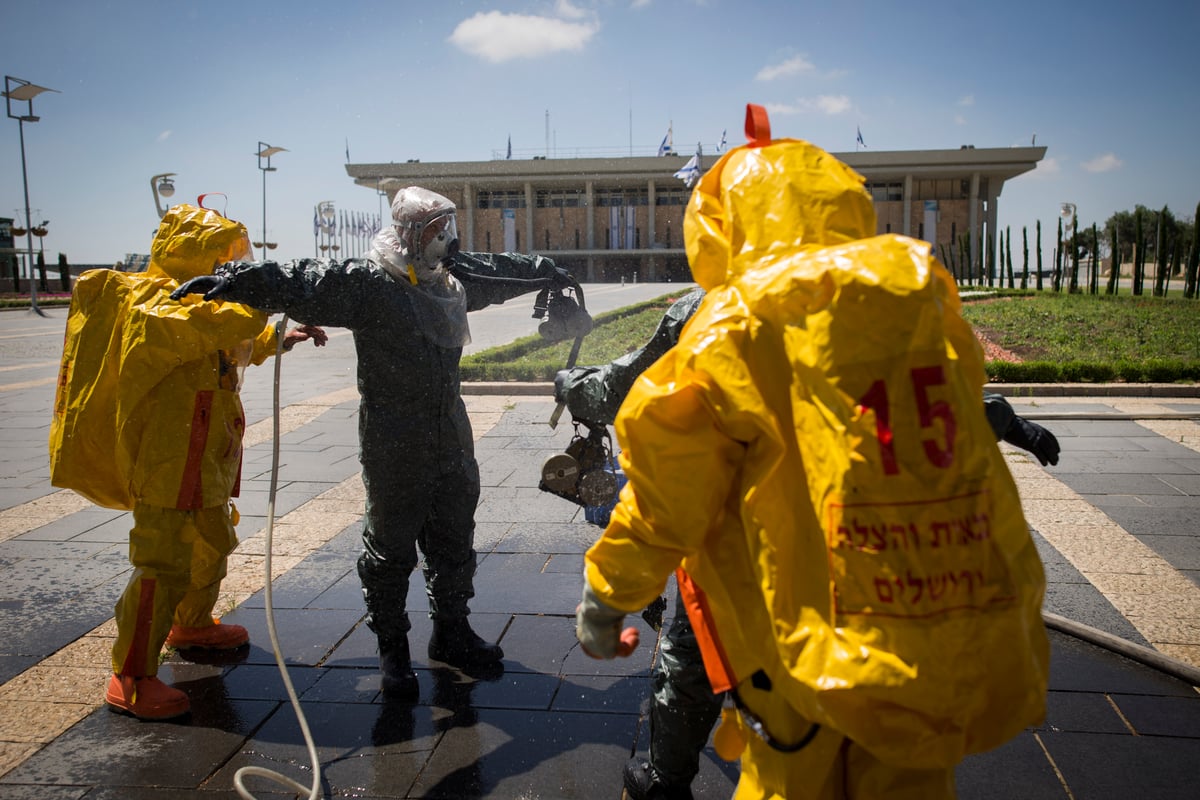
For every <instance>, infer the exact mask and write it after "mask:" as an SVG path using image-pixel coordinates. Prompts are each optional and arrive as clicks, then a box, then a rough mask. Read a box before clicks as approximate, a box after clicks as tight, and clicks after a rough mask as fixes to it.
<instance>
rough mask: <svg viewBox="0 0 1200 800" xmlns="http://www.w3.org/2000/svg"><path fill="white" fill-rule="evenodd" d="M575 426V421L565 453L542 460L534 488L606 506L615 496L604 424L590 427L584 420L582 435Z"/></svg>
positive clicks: (609, 444) (609, 443)
mask: <svg viewBox="0 0 1200 800" xmlns="http://www.w3.org/2000/svg"><path fill="white" fill-rule="evenodd" d="M579 427H580V423H579V422H578V421H577V422H575V436H574V438H572V439H571V443H570V444H569V445H567V450H566V452H565V453H558V454H556V455H552V456H550V458H548V459H546V462H545V463H544V464H543V465H542V479H541V481H540V482H539V483H538V488H539V489H541V490H542V491H543V492H549V493H550V494H554V495H558V496H559V497H562V498H564V499H566V500H570V501H571V502H572V503H576V504H578V505H581V506H584V507H589V506H606V505H608V504H609V503H611V502H613V500H614V499H616V496H617V476H616V474H615V473H616V462H615V460H614V459H613V455H612V438H611V437H610V436H609V433H608V428H607V427H606V426H598V427H595V428H593V427H592V426H591V425H589V424H588V423H586V422H585V423H583V427H585V428H587V435H586V436H583V435H581V434H580V432H579Z"/></svg>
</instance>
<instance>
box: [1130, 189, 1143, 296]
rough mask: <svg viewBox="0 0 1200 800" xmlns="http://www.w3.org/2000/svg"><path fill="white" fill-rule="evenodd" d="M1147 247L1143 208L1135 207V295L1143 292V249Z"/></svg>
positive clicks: (1133, 289)
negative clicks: (1143, 226) (1143, 230)
mask: <svg viewBox="0 0 1200 800" xmlns="http://www.w3.org/2000/svg"><path fill="white" fill-rule="evenodd" d="M1145 248H1146V236H1145V234H1144V233H1143V232H1142V210H1141V209H1140V208H1135V209H1134V211H1133V281H1132V284H1133V288H1132V289H1131V292H1132V293H1133V294H1135V295H1141V293H1142V278H1143V274H1142V268H1143V266H1144V265H1145V263H1146V262H1145V258H1144V256H1143V253H1142V251H1143V250H1145Z"/></svg>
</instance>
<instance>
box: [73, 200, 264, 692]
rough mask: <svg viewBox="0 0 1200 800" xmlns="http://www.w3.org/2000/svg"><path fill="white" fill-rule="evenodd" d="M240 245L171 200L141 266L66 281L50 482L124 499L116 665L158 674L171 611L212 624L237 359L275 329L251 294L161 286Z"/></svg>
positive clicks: (225, 226) (244, 242)
mask: <svg viewBox="0 0 1200 800" xmlns="http://www.w3.org/2000/svg"><path fill="white" fill-rule="evenodd" d="M248 248H249V240H248V238H247V235H246V229H245V227H244V226H243V225H242V224H241V223H238V222H233V221H232V220H229V219H226V218H224V217H222V216H221V215H220V214H218V213H216V212H215V211H211V210H208V209H203V208H197V207H195V206H190V205H178V206H175V207H173V208H171V209H170V210H169V211H167V213H166V215H165V216H164V217H163V219H162V222H161V224H160V225H159V228H158V232H157V234H156V235H155V238H154V242H153V245H152V249H151V261H150V266H149V268H148V269H147V270H146V272H145V273H144V274H130V273H124V272H119V271H116V270H93V271H90V272H86V273H84V274H83V275H82V276H80V278H79V281H78V282H77V283H76V285H75V289H74V292H73V294H72V298H71V309H70V312H69V315H68V317H67V330H66V339H65V342H64V347H63V358H62V367H61V370H60V373H59V385H58V392H57V396H56V398H55V407H54V419H53V422H52V425H51V429H50V465H51V482H52V483H53V484H54V485H55V486H60V487H64V488H68V489H74V490H75V491H77V492H79V493H80V494H82V495H84V496H85V497H87V498H89V499H90V500H92V501H93V502H95V503H97V504H99V505H103V506H107V507H109V508H119V509H132V510H133V520H134V526H133V529H132V530H131V531H130V542H129V557H130V561H131V562H132V563H133V565H134V567H135V569H134V573H133V576H132V578H131V579H130V581H129V584H128V586H127V587H126V589H125V592H124V594H122V596H121V599H120V600H119V601H118V602H117V606H116V618H117V628H118V635H117V641H116V644H115V645H114V647H113V671H114V672H115V673H118V674H122V675H129V676H147V675H151V676H152V675H154V674H156V673H157V671H158V658H159V651H160V650H161V649H162V645H163V643H164V642H165V641H166V639H167V635H168V633H169V631H170V629H171V625H172V621H174V623H175V624H176V625H179V626H182V627H185V628H203V627H205V626H211V625H212V624H213V618H212V609H213V605H214V604H215V603H216V600H217V595H218V592H219V591H220V584H221V579H222V578H224V577H225V564H226V558H227V556H228V555H229V553H231V552H232V551H233V549H234V547H235V546H236V545H237V536H236V534H235V533H234V527H233V526H234V523H235V522H236V520H235V519H233V515H234V514H235V513H236V512H234V511H233V509H232V507H231V505H230V502H229V501H230V498H231V497H233V496H236V494H237V483H238V478H239V473H240V468H241V456H242V434H243V432H244V430H245V425H246V423H245V416H244V413H243V411H242V405H241V400H240V398H239V396H238V388H239V384H240V380H241V373H242V370H243V369H244V368H245V367H246V365H247V364H248V363H254V364H259V363H261V362H262V361H263V360H265V359H266V358H267V357H268V356H270V355H271V354H272V353H274V351H275V342H276V338H275V336H276V334H275V329H274V326H271V325H268V324H267V315H266V314H264V313H263V312H261V311H256V310H254V309H252V308H249V307H248V306H242V305H239V304H237V303H216V302H204V301H202V300H200V299H198V298H184V299H183V300H182V301H175V300H171V299H170V297H169V295H170V294H171V292H172V291H173V290H174V289H176V288H178V286H179V284H180V283H182V282H184V281H186V280H188V279H190V278H194V277H197V276H199V275H207V274H209V273H210V272H211V271H212V268H213V267H214V266H215V265H217V264H220V263H223V262H226V261H230V260H233V259H236V258H239V257H242V256H243V255H245V254H246V253H248V252H249V250H248Z"/></svg>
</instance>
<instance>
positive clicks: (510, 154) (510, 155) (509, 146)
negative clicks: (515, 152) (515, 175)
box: [505, 136, 512, 159]
mask: <svg viewBox="0 0 1200 800" xmlns="http://www.w3.org/2000/svg"><path fill="white" fill-rule="evenodd" d="M505 158H506V159H511V158H512V136H509V137H508V155H506V156H505Z"/></svg>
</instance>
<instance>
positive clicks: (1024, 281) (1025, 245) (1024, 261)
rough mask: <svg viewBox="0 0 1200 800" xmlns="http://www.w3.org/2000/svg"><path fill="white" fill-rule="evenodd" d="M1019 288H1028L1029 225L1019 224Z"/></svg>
mask: <svg viewBox="0 0 1200 800" xmlns="http://www.w3.org/2000/svg"><path fill="white" fill-rule="evenodd" d="M1021 288H1022V289H1028V288H1029V227H1028V226H1026V225H1022V226H1021Z"/></svg>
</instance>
